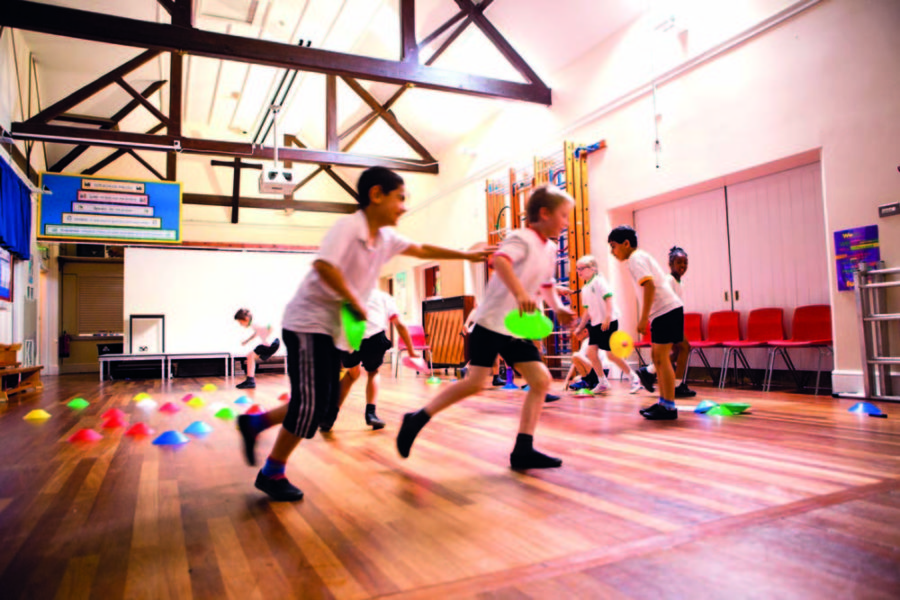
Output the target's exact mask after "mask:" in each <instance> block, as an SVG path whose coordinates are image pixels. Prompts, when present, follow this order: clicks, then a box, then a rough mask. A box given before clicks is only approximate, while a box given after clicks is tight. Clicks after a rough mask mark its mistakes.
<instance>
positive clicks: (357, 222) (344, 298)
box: [238, 167, 491, 500]
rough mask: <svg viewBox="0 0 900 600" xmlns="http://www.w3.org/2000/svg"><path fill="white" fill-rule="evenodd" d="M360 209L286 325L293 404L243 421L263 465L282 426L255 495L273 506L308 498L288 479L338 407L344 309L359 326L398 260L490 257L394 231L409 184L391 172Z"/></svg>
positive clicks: (367, 182)
mask: <svg viewBox="0 0 900 600" xmlns="http://www.w3.org/2000/svg"><path fill="white" fill-rule="evenodd" d="M357 190H358V198H357V201H358V202H359V207H360V209H359V210H358V211H356V212H355V213H353V214H352V215H348V216H346V217H343V218H341V219H339V220H338V221H337V222H336V223H335V224H334V225H333V226H332V227H331V229H330V230H329V231H328V233H327V234H326V235H325V238H324V239H323V240H322V243H321V245H320V247H319V253H318V255H317V256H316V260H315V261H314V262H313V268H312V269H311V270H310V271H309V273H308V274H307V275H306V277H305V278H304V279H303V282H302V283H301V284H300V287H299V288H298V289H297V292H296V294H294V297H293V299H291V301H290V302H289V303H288V305H287V307H286V308H285V311H284V318H283V319H282V325H283V333H282V338H283V339H284V344H285V346H286V347H287V353H288V357H287V361H288V362H287V365H288V375H289V377H290V380H291V399H290V402H288V404H285V405H283V406H280V407H278V408H276V409H274V410H271V411H269V412H267V413H264V414H260V415H241V416H240V417H238V429H239V431H240V433H241V437H242V438H243V442H244V455H245V457H246V459H247V462H248V463H250V464H251V465H255V464H256V440H257V436H258V435H259V433H260V432H261V431H263V430H265V429H267V428H269V427H274V426H276V425H281V427H280V428H279V429H278V437H277V439H276V440H275V446H274V447H273V448H272V452H271V453H270V454H269V458H268V459H267V460H266V464H265V465H264V466H263V468H262V470H260V472H259V473H258V474H257V476H256V487H257V488H258V489H260V490H262V491H263V492H265V493H266V494H268V495H269V497H270V498H272V499H273V500H299V499H301V498H302V497H303V492H302V491H300V490H299V489H298V488H296V487H295V486H293V485H292V484H291V483H290V482H289V481H288V480H287V478H286V477H285V474H284V473H285V465H286V463H287V460H288V458H289V457H290V456H291V453H292V452H293V451H294V448H296V447H297V445H298V444H299V443H300V442H301V441H302V440H303V439H304V438H306V439H309V438H312V437H313V436H314V435H315V433H316V431H317V430H318V428H319V425H320V423H321V422H322V421H323V419H325V418H327V416H328V415H329V414H331V412H332V411H333V407H334V406H335V405H336V403H337V401H338V393H339V387H340V386H339V377H340V366H341V365H340V352H339V351H340V350H349V346H348V345H347V342H346V338H345V336H344V334H343V331H342V328H341V317H340V312H341V305H342V304H347V305H348V306H349V308H350V310H352V311H353V312H355V313H356V314H357V315H358V316H359V317H360V318H363V319H365V318H366V316H367V310H366V302H367V300H368V298H369V294H371V293H372V290H373V289H374V288H375V283H376V281H377V280H378V276H379V274H380V273H381V267H382V266H383V265H384V264H385V263H386V262H387V261H389V260H390V259H391V258H393V257H394V256H396V255H398V254H403V255H406V256H413V257H415V258H424V259H430V260H438V259H465V260H471V261H482V260H484V259H485V258H486V257H487V256H488V255H490V253H491V250H490V249H487V250H482V251H473V252H460V251H457V250H451V249H449V248H442V247H439V246H431V245H427V244H416V243H414V242H411V241H410V240H408V239H407V238H405V237H404V236H401V235H400V234H398V233H397V232H396V231H394V229H393V228H394V226H396V225H397V221H398V220H399V219H400V217H401V216H402V215H403V213H405V212H406V188H405V186H404V184H403V178H401V177H400V176H399V175H397V174H396V173H394V172H393V171H391V170H389V169H385V168H383V167H372V168H370V169H366V170H365V171H364V172H363V173H362V175H361V176H360V178H359V183H358V185H357Z"/></svg>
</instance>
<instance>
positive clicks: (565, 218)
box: [397, 185, 574, 470]
mask: <svg viewBox="0 0 900 600" xmlns="http://www.w3.org/2000/svg"><path fill="white" fill-rule="evenodd" d="M573 205H574V200H572V197H571V196H569V195H568V194H566V193H565V192H563V191H561V190H559V189H556V188H554V187H552V186H548V185H543V186H540V187H538V188H536V189H535V190H534V192H533V193H532V194H531V197H530V198H529V199H528V202H527V205H526V208H525V213H526V216H527V220H528V226H527V227H525V228H523V229H516V230H514V231H512V232H510V233H509V235H507V236H506V238H505V239H504V240H503V242H502V243H501V244H500V247H499V249H498V250H497V253H496V254H495V255H494V274H493V276H492V277H491V280H490V281H489V282H488V285H487V289H486V290H485V294H484V300H482V302H481V304H480V305H479V306H478V313H477V315H476V317H475V328H474V329H473V330H472V334H471V336H470V338H469V349H470V360H469V371H468V373H467V374H466V376H465V378H464V379H461V380H460V381H458V382H456V383H454V384H453V385H451V386H448V387H446V388H444V390H443V391H442V392H441V393H440V394H438V395H437V396H436V397H435V398H434V399H433V400H432V401H431V402H430V403H428V404H427V405H426V406H425V407H423V408H422V409H421V410H419V411H417V412H414V413H407V414H406V415H404V416H403V424H402V425H401V427H400V432H399V433H398V434H397V451H398V452H399V453H400V456H402V457H403V458H406V457H408V456H409V451H410V449H411V448H412V444H413V442H414V441H415V439H416V436H417V435H418V434H419V432H420V431H421V430H422V428H423V427H425V425H426V424H428V421H429V420H431V418H432V417H433V416H434V415H436V414H437V413H439V412H441V411H442V410H444V409H446V408H449V407H450V406H452V405H453V404H456V403H457V402H459V401H460V400H464V399H465V398H468V397H469V396H472V395H474V394H477V393H478V392H480V391H481V389H482V388H483V387H484V384H485V383H486V382H487V380H488V378H489V377H490V375H491V366H492V365H493V364H494V359H495V358H496V357H497V354H500V355H501V356H502V357H503V360H504V361H505V362H506V364H507V365H508V367H509V368H515V369H516V370H517V371H518V372H519V373H521V374H522V375H523V376H524V377H525V381H526V382H528V386H529V389H528V392H527V395H526V396H525V403H524V405H523V406H522V414H521V418H520V421H519V435H518V436H517V438H516V444H515V447H514V448H513V451H512V454H510V465H511V466H512V468H513V469H516V470H522V469H546V468H552V467H558V466H560V465H562V461H561V460H560V459H558V458H553V457H551V456H547V455H546V454H542V453H541V452H538V451H537V450H535V449H534V430H535V429H536V428H537V423H538V419H539V418H540V415H541V408H542V407H543V404H544V398H545V395H546V393H547V390H548V389H549V388H550V381H551V377H550V371H549V370H548V369H547V366H546V365H544V363H543V362H542V361H541V354H540V351H539V350H538V348H537V346H535V345H534V344H533V343H532V342H530V341H528V340H523V339H519V338H515V337H512V335H511V334H510V332H509V331H508V330H507V329H506V325H505V324H504V319H505V318H506V315H507V314H509V313H510V312H511V311H514V310H518V311H519V312H522V313H530V312H534V311H536V310H537V309H538V300H537V298H536V295H537V293H538V291H540V292H541V295H542V296H543V298H544V299H545V300H546V301H547V302H548V303H549V304H550V306H551V307H552V308H553V310H554V311H555V312H556V316H557V318H558V319H559V321H560V323H562V324H563V325H568V324H569V323H570V322H571V321H572V318H573V315H572V313H571V312H570V311H569V309H567V308H565V307H563V306H562V304H561V303H560V301H559V296H558V295H557V292H556V287H555V285H554V278H553V276H554V273H555V271H556V255H557V250H558V246H557V243H556V242H555V241H553V240H554V239H556V238H558V237H559V235H560V233H561V232H562V230H563V229H565V227H566V226H567V224H568V222H569V213H570V212H571V211H572V206H573Z"/></svg>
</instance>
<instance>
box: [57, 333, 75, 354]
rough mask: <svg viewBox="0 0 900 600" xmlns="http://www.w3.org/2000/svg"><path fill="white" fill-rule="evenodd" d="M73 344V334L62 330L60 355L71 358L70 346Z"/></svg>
mask: <svg viewBox="0 0 900 600" xmlns="http://www.w3.org/2000/svg"><path fill="white" fill-rule="evenodd" d="M71 344H72V336H71V335H69V334H68V333H66V332H65V331H63V332H62V335H61V336H59V357H60V358H69V346H70V345H71Z"/></svg>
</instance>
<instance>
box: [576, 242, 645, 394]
mask: <svg viewBox="0 0 900 600" xmlns="http://www.w3.org/2000/svg"><path fill="white" fill-rule="evenodd" d="M575 269H576V270H577V271H578V276H579V277H581V279H582V280H584V281H587V283H585V284H584V286H583V287H582V288H581V304H582V305H583V306H584V307H585V311H584V315H582V317H581V322H580V323H578V327H576V328H575V334H576V335H577V334H578V333H580V332H581V331H582V330H583V329H585V328H587V330H588V348H587V358H588V360H589V361H590V363H591V367H593V369H594V371H595V372H596V373H597V375H598V376H600V375H601V374H602V373H603V364H602V363H601V362H600V350H604V351H606V352H607V355H606V357H607V358H608V359H609V360H610V362H612V363H613V364H614V365H616V366H617V367H619V369H620V370H621V371H622V372H623V373H625V374H626V375H628V377H629V378H630V379H631V393H632V394H634V393H636V392H637V391H638V390H640V389H641V381H640V380H639V379H638V377H637V375H636V374H635V373H634V371H632V370H631V367H629V366H628V363H626V362H625V361H624V360H622V359H621V358H619V357H618V356H616V355H615V354H613V353H612V352H610V346H609V340H610V337H612V334H613V332H615V331H618V330H619V308H618V307H617V306H616V302H615V300H613V292H612V287H610V285H609V282H608V281H607V280H606V277H604V276H603V274H602V273H600V272H599V271H598V268H597V259H596V258H594V257H593V256H592V255H590V254H587V255H585V256H582V257H581V258H579V259H578V262H576V263H575ZM610 387H611V386H610V385H609V380H608V379H607V378H606V376H605V375H604V376H603V377H602V378H601V379H600V382H599V383H598V384H597V386H596V387H594V389H593V390H592V391H593V392H594V393H595V394H602V393H605V392H607V391H609V389H610Z"/></svg>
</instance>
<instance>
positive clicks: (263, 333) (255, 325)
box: [250, 317, 271, 344]
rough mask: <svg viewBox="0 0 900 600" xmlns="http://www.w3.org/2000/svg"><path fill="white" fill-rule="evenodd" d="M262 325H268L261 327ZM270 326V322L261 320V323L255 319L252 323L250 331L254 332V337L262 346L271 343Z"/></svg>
mask: <svg viewBox="0 0 900 600" xmlns="http://www.w3.org/2000/svg"><path fill="white" fill-rule="evenodd" d="M260 323H266V324H265V325H260ZM269 327H270V325H269V324H268V321H265V320H262V319H260V320H259V321H257V320H256V318H255V317H254V319H253V320H252V321H250V330H251V331H253V333H254V335H255V336H256V337H258V338H259V343H260V344H268V343H269V335H270V333H271V332H270V331H269Z"/></svg>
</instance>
